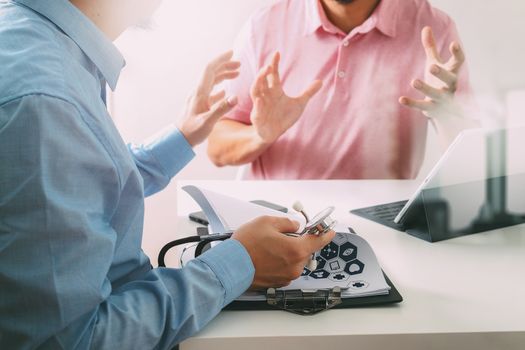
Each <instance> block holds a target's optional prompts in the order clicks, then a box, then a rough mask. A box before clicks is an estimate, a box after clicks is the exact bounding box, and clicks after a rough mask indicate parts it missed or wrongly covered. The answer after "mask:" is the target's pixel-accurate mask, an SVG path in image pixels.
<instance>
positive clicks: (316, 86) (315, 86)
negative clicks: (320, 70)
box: [297, 80, 323, 106]
mask: <svg viewBox="0 0 525 350" xmlns="http://www.w3.org/2000/svg"><path fill="white" fill-rule="evenodd" d="M322 86H323V82H322V81H321V80H316V81H314V82H313V83H312V84H311V85H310V86H309V87H308V88H307V89H306V90H305V91H304V92H303V94H302V95H301V96H299V97H298V98H297V99H298V100H299V102H300V103H301V104H302V105H303V106H305V105H306V104H307V103H308V101H310V99H311V98H312V97H314V95H315V94H317V93H318V92H319V90H321V87H322Z"/></svg>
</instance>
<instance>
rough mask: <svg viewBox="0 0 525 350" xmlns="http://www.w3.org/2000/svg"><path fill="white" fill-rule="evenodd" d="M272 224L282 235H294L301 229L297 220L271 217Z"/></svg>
mask: <svg viewBox="0 0 525 350" xmlns="http://www.w3.org/2000/svg"><path fill="white" fill-rule="evenodd" d="M268 218H269V219H270V224H271V225H272V226H273V227H274V228H275V229H276V230H277V231H279V232H281V233H293V232H296V231H297V230H298V229H299V227H300V226H299V223H298V222H297V221H295V220H290V219H288V218H282V217H277V216H270V217H268Z"/></svg>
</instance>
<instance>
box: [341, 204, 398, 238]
mask: <svg viewBox="0 0 525 350" xmlns="http://www.w3.org/2000/svg"><path fill="white" fill-rule="evenodd" d="M407 202H408V201H399V202H394V203H387V204H380V205H375V206H373V207H368V208H362V209H355V210H352V211H350V212H351V213H353V214H355V215H358V216H361V217H364V218H366V219H369V220H372V221H375V222H379V223H380V224H383V225H386V226H389V227H392V228H394V229H396V230H400V231H404V227H403V225H401V224H396V223H395V222H394V219H395V218H396V216H397V214H399V212H400V211H401V209H403V207H404V206H405V204H406V203H407Z"/></svg>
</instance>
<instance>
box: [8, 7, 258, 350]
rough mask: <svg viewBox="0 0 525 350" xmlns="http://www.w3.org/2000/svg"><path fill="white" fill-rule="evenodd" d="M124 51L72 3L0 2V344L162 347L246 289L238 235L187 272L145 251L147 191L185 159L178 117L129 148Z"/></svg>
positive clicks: (245, 259)
mask: <svg viewBox="0 0 525 350" xmlns="http://www.w3.org/2000/svg"><path fill="white" fill-rule="evenodd" d="M123 66H124V60H123V58H122V57H121V55H120V54H119V52H118V51H117V50H116V48H115V47H114V46H113V44H112V43H111V42H109V41H108V39H107V38H106V37H105V36H104V35H103V34H102V33H101V32H100V31H99V30H98V29H97V28H96V27H95V26H94V24H93V23H92V22H90V21H89V20H88V19H87V18H86V17H85V16H84V15H83V14H82V13H81V12H80V11H79V10H78V9H77V8H76V7H74V6H73V5H71V4H70V2H69V1H67V0H45V1H42V0H16V1H15V0H11V1H8V0H0V349H33V348H43V349H77V348H78V349H87V348H93V349H154V348H155V349H167V348H170V347H172V346H173V345H174V344H177V343H178V342H180V341H181V340H183V339H185V338H187V337H189V336H191V335H193V334H194V333H195V332H197V331H198V330H199V329H201V328H202V327H203V326H204V325H205V324H206V323H207V322H208V321H210V320H211V319H212V318H213V317H214V316H215V315H217V313H218V312H219V311H220V310H221V308H222V307H224V306H225V305H226V304H228V303H229V302H231V301H232V300H233V299H234V298H236V297H237V296H239V295H240V294H241V293H242V292H243V291H245V290H246V289H247V288H248V287H249V285H250V283H251V281H252V279H253V274H254V268H253V265H252V262H251V260H250V257H249V255H248V254H247V252H246V250H245V249H244V247H242V245H241V244H240V243H239V242H237V241H235V240H228V241H227V242H225V243H223V244H220V245H218V246H217V247H216V248H214V249H212V250H210V251H208V252H207V253H205V254H204V255H202V256H201V257H199V258H198V259H195V260H194V261H192V262H191V263H189V264H188V265H187V266H186V267H184V268H183V269H170V268H154V269H152V268H151V266H150V262H149V259H148V257H147V256H146V255H145V254H144V253H143V251H142V250H141V240H142V229H143V217H144V195H151V194H154V193H156V192H158V191H159V190H161V189H162V188H164V187H165V186H166V185H167V184H168V183H169V181H170V179H171V178H172V177H173V176H174V175H175V174H176V173H177V172H178V171H179V170H180V169H181V168H182V167H183V166H184V165H185V164H186V163H187V162H188V161H190V160H191V159H192V157H193V156H194V154H193V152H192V149H191V147H190V145H189V144H188V143H187V141H186V140H185V139H184V137H183V135H182V134H181V133H180V132H179V131H178V130H177V129H175V128H172V129H170V130H168V131H166V132H165V133H164V134H163V135H161V136H160V137H159V138H158V139H157V140H156V141H154V142H152V143H150V144H146V145H141V146H126V145H125V144H124V142H123V141H122V139H121V137H120V135H119V133H118V131H117V130H116V128H115V126H114V124H113V122H112V120H111V118H110V116H109V115H108V112H107V109H106V106H105V102H104V98H105V97H104V95H105V91H104V88H105V86H106V84H107V85H109V87H110V88H112V89H114V88H115V86H116V84H117V80H118V76H119V73H120V70H121V69H122V67H123Z"/></svg>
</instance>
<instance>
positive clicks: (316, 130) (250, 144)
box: [208, 0, 471, 179]
mask: <svg viewBox="0 0 525 350" xmlns="http://www.w3.org/2000/svg"><path fill="white" fill-rule="evenodd" d="M433 33H436V38H435V39H434V34H433ZM235 55H236V57H237V58H238V59H239V60H240V61H241V62H242V66H241V72H240V76H239V78H238V79H237V80H235V81H233V82H231V83H230V84H229V86H228V88H227V90H228V91H227V92H228V95H236V96H238V99H239V104H238V106H237V107H236V108H235V109H234V110H233V111H232V112H231V113H230V114H229V115H228V116H227V118H225V119H223V120H222V121H220V122H219V123H218V124H217V125H216V127H215V129H214V131H213V133H212V135H211V137H210V139H209V147H208V154H209V156H210V158H211V160H212V161H213V162H214V163H215V164H216V165H218V166H224V165H241V164H248V163H251V167H250V169H249V172H248V175H247V178H255V179H361V178H413V177H415V176H416V175H417V173H418V171H419V168H420V166H421V164H422V161H423V156H424V152H425V141H426V134H427V125H428V122H429V121H430V122H431V123H432V124H433V125H434V126H435V128H436V131H437V133H438V136H439V139H440V142H441V144H442V145H443V147H446V146H447V145H448V144H449V143H450V142H451V140H452V139H453V138H454V137H455V136H456V135H457V133H458V132H459V131H460V130H462V129H464V128H466V127H469V126H470V124H471V122H469V121H468V120H467V119H465V118H462V117H460V115H461V113H460V112H459V110H460V108H458V106H459V103H458V99H459V97H460V96H462V95H464V94H466V93H467V92H468V91H469V85H468V78H467V73H466V70H465V69H463V70H460V68H461V66H462V64H463V61H464V56H463V52H462V50H461V48H460V45H459V38H458V35H457V32H456V28H455V25H454V23H453V22H452V20H451V19H450V18H449V17H448V16H447V15H445V14H444V13H443V12H441V11H439V10H437V9H435V8H433V7H432V6H431V5H430V4H429V3H428V2H427V0H281V1H278V2H277V3H275V4H274V5H272V6H270V7H267V8H265V9H263V10H261V11H259V12H258V13H256V14H255V15H253V16H252V17H251V19H250V20H249V21H248V23H247V25H246V26H245V27H244V29H243V31H242V32H241V34H240V36H239V38H238V41H237V44H236V48H235ZM445 58H446V59H447V60H445ZM290 96H298V97H290Z"/></svg>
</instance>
